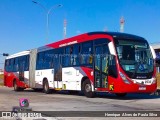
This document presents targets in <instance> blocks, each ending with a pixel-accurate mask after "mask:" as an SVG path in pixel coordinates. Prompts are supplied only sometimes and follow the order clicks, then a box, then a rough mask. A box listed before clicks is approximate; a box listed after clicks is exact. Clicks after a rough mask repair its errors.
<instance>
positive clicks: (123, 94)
mask: <svg viewBox="0 0 160 120" xmlns="http://www.w3.org/2000/svg"><path fill="white" fill-rule="evenodd" d="M116 95H117V96H118V97H124V96H126V95H127V93H116Z"/></svg>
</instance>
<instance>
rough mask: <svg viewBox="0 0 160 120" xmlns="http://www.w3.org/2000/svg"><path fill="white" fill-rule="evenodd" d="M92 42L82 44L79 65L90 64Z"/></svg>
mask: <svg viewBox="0 0 160 120" xmlns="http://www.w3.org/2000/svg"><path fill="white" fill-rule="evenodd" d="M92 51H93V50H92V42H86V43H82V51H81V54H82V56H81V57H82V59H81V64H84V65H87V64H92V61H93V60H92V59H93V56H92Z"/></svg>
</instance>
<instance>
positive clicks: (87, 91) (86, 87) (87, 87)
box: [82, 79, 94, 98]
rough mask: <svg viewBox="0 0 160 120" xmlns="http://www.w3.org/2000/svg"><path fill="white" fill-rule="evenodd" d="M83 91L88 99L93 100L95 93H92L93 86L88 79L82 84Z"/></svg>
mask: <svg viewBox="0 0 160 120" xmlns="http://www.w3.org/2000/svg"><path fill="white" fill-rule="evenodd" d="M82 90H83V92H84V94H85V96H86V97H88V98H92V97H94V92H92V86H91V83H90V80H89V79H86V80H85V81H84V82H83V84H82Z"/></svg>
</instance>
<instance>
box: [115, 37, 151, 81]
mask: <svg viewBox="0 0 160 120" xmlns="http://www.w3.org/2000/svg"><path fill="white" fill-rule="evenodd" d="M115 44H116V51H117V55H118V59H119V63H120V65H121V67H122V68H123V70H124V71H125V72H126V73H127V74H128V76H129V77H131V78H138V77H136V76H137V75H143V74H146V76H147V73H151V72H153V62H154V61H153V57H152V53H151V50H150V47H149V45H148V43H147V42H146V41H145V40H116V42H115ZM142 78H147V77H142Z"/></svg>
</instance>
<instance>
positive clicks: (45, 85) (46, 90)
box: [43, 80, 51, 94]
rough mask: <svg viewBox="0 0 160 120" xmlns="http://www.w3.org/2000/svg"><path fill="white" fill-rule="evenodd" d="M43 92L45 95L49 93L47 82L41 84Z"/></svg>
mask: <svg viewBox="0 0 160 120" xmlns="http://www.w3.org/2000/svg"><path fill="white" fill-rule="evenodd" d="M43 92H44V93H46V94H49V93H50V92H51V90H50V89H49V84H48V81H47V80H45V81H44V82H43Z"/></svg>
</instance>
